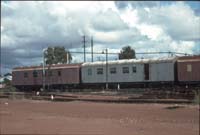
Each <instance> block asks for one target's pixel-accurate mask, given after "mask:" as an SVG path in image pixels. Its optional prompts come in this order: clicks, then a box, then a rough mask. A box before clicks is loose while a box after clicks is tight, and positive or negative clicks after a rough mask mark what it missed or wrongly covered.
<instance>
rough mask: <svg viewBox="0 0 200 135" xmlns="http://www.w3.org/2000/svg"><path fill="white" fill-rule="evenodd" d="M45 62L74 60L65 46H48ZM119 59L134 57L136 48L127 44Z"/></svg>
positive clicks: (53, 62) (56, 62)
mask: <svg viewBox="0 0 200 135" xmlns="http://www.w3.org/2000/svg"><path fill="white" fill-rule="evenodd" d="M44 57H45V63H46V64H48V65H52V64H64V63H67V62H68V63H70V62H71V61H72V55H71V53H70V52H69V51H68V50H65V48H64V47H60V46H56V47H48V48H47V50H46V51H45V54H44ZM118 57H119V59H134V58H136V57H135V50H134V49H133V48H131V47H130V46H125V47H123V48H122V49H121V51H120V53H119V54H118Z"/></svg>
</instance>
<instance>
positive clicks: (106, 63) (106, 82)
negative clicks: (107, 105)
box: [106, 48, 108, 89]
mask: <svg viewBox="0 0 200 135" xmlns="http://www.w3.org/2000/svg"><path fill="white" fill-rule="evenodd" d="M106 89H108V49H107V48H106Z"/></svg>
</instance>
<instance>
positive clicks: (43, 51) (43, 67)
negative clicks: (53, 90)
mask: <svg viewBox="0 0 200 135" xmlns="http://www.w3.org/2000/svg"><path fill="white" fill-rule="evenodd" d="M45 51H47V49H46V48H45V49H43V50H42V55H43V66H42V69H43V70H42V71H43V72H42V73H43V91H45V82H46V78H45Z"/></svg>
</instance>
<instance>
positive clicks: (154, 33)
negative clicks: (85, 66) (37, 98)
mask: <svg viewBox="0 0 200 135" xmlns="http://www.w3.org/2000/svg"><path fill="white" fill-rule="evenodd" d="M1 3H2V9H1V47H2V50H1V51H3V52H2V53H1V59H2V65H3V67H5V69H6V71H7V69H8V68H12V67H13V66H16V65H20V64H22V65H24V64H25V65H26V64H28V63H29V64H33V63H32V62H30V58H32V59H33V60H34V64H35V63H37V60H38V63H40V61H41V51H40V50H42V49H43V48H45V47H48V46H55V45H62V46H65V48H66V49H70V50H72V51H82V50H83V48H82V42H81V41H82V37H81V36H82V35H83V34H85V35H87V36H88V37H87V41H88V42H87V47H88V48H87V49H88V51H90V48H89V46H90V45H89V44H90V39H89V37H90V36H93V37H94V46H95V49H94V50H95V51H101V50H102V49H105V48H109V50H110V51H112V52H114V51H119V50H120V49H121V48H122V47H123V46H125V45H130V46H132V47H133V48H135V49H136V52H139V51H143V52H146V51H168V50H171V51H177V52H186V53H192V52H193V50H194V48H195V47H196V46H197V43H198V42H197V40H199V39H200V38H199V36H200V32H199V31H200V24H199V21H200V19H199V16H197V15H196V14H195V13H194V11H193V10H192V9H191V8H190V7H189V6H187V5H186V4H185V3H176V2H174V3H173V4H169V5H167V6H158V5H159V3H158V2H149V3H148V4H145V3H143V2H142V3H140V2H131V3H130V4H129V2H125V3H123V4H124V5H123V4H122V3H119V4H118V6H116V5H115V3H117V2H113V1H108V2H107V1H95V2H93V1H84V2H79V1H58V2H56V1H49V2H44V1H41V2H36V1H32V2H29V1H27V2H25V1H9V2H1ZM127 5H129V6H127ZM122 6H125V7H126V8H125V9H123V10H121V9H118V8H117V7H122ZM89 57H90V55H88V58H89ZM73 58H75V59H74V60H75V61H78V62H81V61H83V57H82V55H81V54H77V55H73ZM8 60H9V61H8Z"/></svg>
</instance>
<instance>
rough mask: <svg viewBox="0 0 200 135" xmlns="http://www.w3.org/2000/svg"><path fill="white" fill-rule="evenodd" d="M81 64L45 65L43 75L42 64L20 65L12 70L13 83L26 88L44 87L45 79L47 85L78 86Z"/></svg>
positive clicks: (59, 86) (56, 86)
mask: <svg viewBox="0 0 200 135" xmlns="http://www.w3.org/2000/svg"><path fill="white" fill-rule="evenodd" d="M80 68H81V64H58V65H52V66H46V67H45V71H46V72H45V77H43V68H42V66H34V67H18V68H14V69H13V71H12V75H13V81H12V84H13V85H14V86H15V87H17V88H19V89H25V90H28V89H30V90H38V89H40V88H42V85H43V79H44V82H45V85H46V87H53V88H61V87H64V86H78V85H79V84H80Z"/></svg>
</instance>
